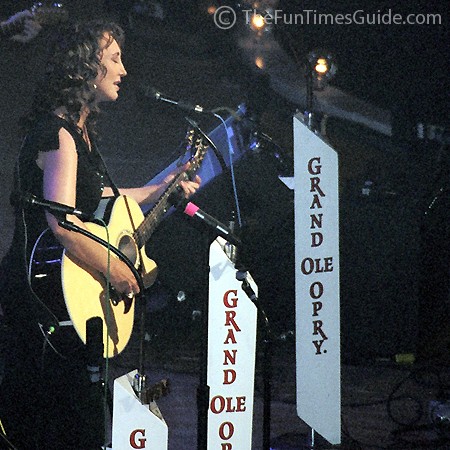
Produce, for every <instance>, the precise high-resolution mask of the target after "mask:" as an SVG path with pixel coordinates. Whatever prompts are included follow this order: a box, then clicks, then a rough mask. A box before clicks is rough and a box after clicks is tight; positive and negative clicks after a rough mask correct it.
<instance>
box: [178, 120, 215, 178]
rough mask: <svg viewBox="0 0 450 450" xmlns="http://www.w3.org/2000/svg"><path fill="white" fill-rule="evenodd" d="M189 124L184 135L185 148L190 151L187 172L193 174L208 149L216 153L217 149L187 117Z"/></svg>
mask: <svg viewBox="0 0 450 450" xmlns="http://www.w3.org/2000/svg"><path fill="white" fill-rule="evenodd" d="M185 119H186V120H187V121H188V122H189V125H190V127H189V129H188V131H187V134H186V142H187V147H186V150H188V151H190V153H191V155H192V157H191V165H190V168H189V172H195V171H196V170H197V169H198V168H199V167H200V165H201V163H202V161H203V158H204V157H205V155H206V152H207V151H208V148H210V147H211V148H213V149H214V150H215V151H217V147H216V146H215V145H214V143H213V142H212V141H211V139H210V138H209V137H208V136H207V135H206V134H205V133H204V132H203V131H202V130H201V128H200V127H199V126H198V124H197V123H196V122H194V121H193V120H192V119H190V118H189V117H186V118H185Z"/></svg>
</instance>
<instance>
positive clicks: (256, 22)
mask: <svg viewBox="0 0 450 450" xmlns="http://www.w3.org/2000/svg"><path fill="white" fill-rule="evenodd" d="M250 28H251V29H252V30H253V31H264V30H265V29H266V22H265V20H264V17H263V16H262V15H261V14H258V13H255V14H252V16H251V19H250Z"/></svg>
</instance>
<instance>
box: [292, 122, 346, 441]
mask: <svg viewBox="0 0 450 450" xmlns="http://www.w3.org/2000/svg"><path fill="white" fill-rule="evenodd" d="M294 198H295V284H296V294H295V295H296V357H297V414H298V416H299V417H300V418H301V419H302V420H303V421H305V422H306V423H307V424H308V425H309V426H310V427H311V428H312V429H313V430H315V431H317V432H318V433H319V434H320V435H321V436H323V437H324V438H325V439H327V440H328V441H329V442H330V443H331V444H333V445H334V444H340V442H341V375H340V314H339V304H340V302H339V194H338V157H337V153H336V152H335V151H334V150H333V149H332V148H331V147H330V146H329V145H328V144H327V143H326V142H324V141H323V140H322V139H321V138H320V137H319V136H318V135H316V134H315V133H313V132H312V131H311V130H310V129H309V128H308V127H306V126H305V124H304V123H303V122H302V121H301V119H300V118H299V117H294Z"/></svg>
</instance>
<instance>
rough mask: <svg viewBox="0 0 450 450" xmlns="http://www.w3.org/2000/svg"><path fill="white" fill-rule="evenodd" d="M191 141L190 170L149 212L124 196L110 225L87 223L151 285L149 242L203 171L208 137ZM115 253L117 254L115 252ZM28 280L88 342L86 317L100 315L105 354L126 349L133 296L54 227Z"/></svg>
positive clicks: (191, 136) (36, 250) (113, 208)
mask: <svg viewBox="0 0 450 450" xmlns="http://www.w3.org/2000/svg"><path fill="white" fill-rule="evenodd" d="M187 140H188V148H190V149H191V153H192V154H193V156H192V157H191V159H190V164H189V169H188V170H187V171H185V172H181V173H179V174H178V175H176V176H175V177H174V179H173V180H172V181H171V182H170V184H169V185H168V187H167V189H166V190H165V192H164V193H163V194H162V195H161V197H160V198H159V200H158V201H157V203H156V204H155V205H154V206H153V208H152V209H151V210H150V211H149V212H148V213H147V214H146V215H144V214H143V212H142V210H141V208H140V206H139V205H138V204H137V203H136V202H135V201H134V200H133V199H132V198H130V197H127V196H119V197H117V198H115V199H113V200H112V201H111V202H110V205H109V207H107V208H106V210H107V214H106V219H105V222H106V223H107V229H106V228H105V227H104V226H103V225H100V224H99V223H95V222H87V223H86V224H85V225H86V228H87V229H88V231H90V232H91V233H93V234H94V235H95V236H97V237H99V238H101V239H103V240H104V241H107V242H109V243H110V245H111V246H114V247H115V248H116V249H118V250H120V252H122V253H123V254H124V255H125V256H126V257H127V258H128V259H129V260H130V261H131V262H132V263H133V264H134V266H135V267H136V269H137V270H138V271H139V273H140V274H141V276H142V280H143V283H144V286H145V287H146V288H148V287H150V286H151V285H152V284H153V283H154V282H155V280H156V276H157V266H156V263H155V262H154V261H153V260H151V259H150V258H148V257H147V255H146V253H145V249H144V246H145V243H146V242H147V241H148V240H149V239H150V237H151V236H152V234H153V233H154V231H155V229H156V227H157V226H158V225H159V223H160V222H161V220H162V218H163V217H164V215H165V214H166V212H167V211H168V210H169V209H170V207H171V206H172V199H173V195H174V194H177V193H178V191H179V190H180V187H179V185H180V183H181V182H182V181H184V180H187V179H189V178H190V177H192V175H193V174H194V173H195V172H196V171H197V170H198V168H199V167H200V165H201V163H202V161H203V159H204V157H205V155H206V152H207V150H208V146H207V145H205V144H204V140H203V136H201V135H199V134H198V133H197V132H196V131H195V130H190V131H189V132H188V136H187ZM113 257H117V256H115V255H114V254H113V253H111V258H113ZM29 279H30V284H31V288H32V289H33V291H34V293H35V294H36V295H37V296H38V298H39V299H40V300H41V302H42V303H43V304H44V305H45V306H46V307H47V308H48V309H49V310H50V311H52V312H53V314H54V315H55V316H56V317H57V318H58V320H59V321H60V322H64V321H69V323H70V322H71V324H73V326H74V328H75V331H76V332H77V334H78V336H79V337H80V338H81V340H82V341H83V342H84V343H86V321H87V320H88V319H90V318H93V317H100V318H101V319H102V320H103V344H104V357H113V356H116V355H118V354H119V353H121V352H122V351H123V349H124V348H125V347H126V345H127V343H128V341H129V339H130V337H131V333H132V331H133V324H134V298H129V297H127V296H126V295H120V294H118V293H117V292H115V291H114V290H113V289H112V287H110V286H108V283H107V280H106V279H105V276H104V275H103V274H101V273H99V272H97V271H95V270H93V269H92V268H90V267H89V266H88V265H87V264H85V263H83V262H81V261H79V260H77V259H76V258H74V257H73V256H71V255H70V254H69V253H67V252H66V251H65V250H64V249H63V248H62V246H61V245H60V244H59V243H58V242H57V241H56V239H55V238H54V237H53V234H52V232H51V231H50V230H49V229H47V230H45V231H44V232H43V233H42V234H41V235H40V236H39V238H38V239H37V241H36V243H35V245H34V247H33V250H32V254H31V258H30V265H29Z"/></svg>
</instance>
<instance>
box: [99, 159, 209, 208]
mask: <svg viewBox="0 0 450 450" xmlns="http://www.w3.org/2000/svg"><path fill="white" fill-rule="evenodd" d="M188 164H189V163H188ZM188 164H187V165H185V166H183V168H182V169H181V170H180V169H176V170H175V171H173V172H172V173H171V174H169V175H168V176H167V177H165V178H164V180H163V182H162V183H158V184H149V185H146V186H142V187H138V188H121V189H119V192H120V194H121V195H128V196H129V197H131V198H132V199H133V200H134V201H136V202H137V203H138V204H139V205H145V204H147V203H154V202H156V201H157V200H158V199H159V198H160V197H161V195H162V194H163V193H164V192H165V190H166V189H167V187H168V185H169V183H170V181H171V180H172V179H173V178H174V177H175V176H176V175H177V174H178V173H180V171H183V170H187V169H188V168H189V165H188ZM200 184H201V179H200V177H199V176H198V175H197V176H196V177H195V178H194V179H193V180H192V181H182V182H181V183H180V186H181V188H182V189H183V192H184V195H185V197H186V198H188V197H190V196H191V195H192V194H194V193H195V192H196V191H197V189H198V188H199V187H200ZM112 195H113V192H112V189H111V188H105V189H104V191H103V196H104V197H111V196H112Z"/></svg>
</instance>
